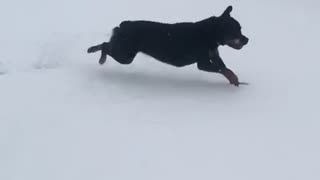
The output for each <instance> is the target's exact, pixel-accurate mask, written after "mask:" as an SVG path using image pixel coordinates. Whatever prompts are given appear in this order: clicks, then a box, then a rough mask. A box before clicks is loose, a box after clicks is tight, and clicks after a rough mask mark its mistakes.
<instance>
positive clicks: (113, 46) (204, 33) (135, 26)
mask: <svg viewBox="0 0 320 180" xmlns="http://www.w3.org/2000/svg"><path fill="white" fill-rule="evenodd" d="M231 11H232V6H229V7H228V8H227V9H226V10H225V12H224V13H223V14H222V15H221V16H220V17H210V18H208V19H205V20H202V21H199V22H195V23H177V24H163V23H157V22H150V21H124V22H122V23H121V24H120V26H119V27H116V28H114V29H113V35H112V37H111V39H110V42H105V43H102V44H100V45H97V46H94V47H91V48H89V49H88V53H93V52H97V51H100V50H101V51H102V53H101V58H100V60H99V63H100V64H104V63H105V61H106V59H107V55H109V56H111V57H113V59H114V60H116V61H117V62H119V63H121V64H130V63H131V62H132V61H133V59H134V58H135V56H136V55H137V53H138V52H143V53H145V54H148V55H150V56H152V57H154V58H155V59H157V60H159V61H161V62H164V63H167V64H170V65H173V66H176V67H183V66H186V65H190V64H194V63H197V65H198V69H200V70H203V71H207V72H216V73H221V74H223V75H224V76H225V77H226V78H227V79H228V80H229V81H230V83H231V84H233V85H236V86H239V84H241V83H239V81H238V77H237V76H236V75H235V74H234V73H233V72H232V71H231V70H230V69H228V68H227V67H226V65H225V64H224V63H223V61H222V59H221V58H220V56H219V52H218V46H220V45H228V46H230V47H232V48H234V49H241V48H242V47H243V46H244V45H246V44H247V43H248V41H249V39H248V38H247V37H245V36H244V35H242V33H241V26H240V24H239V23H238V22H237V21H236V20H235V19H234V18H232V17H231V15H230V13H231Z"/></svg>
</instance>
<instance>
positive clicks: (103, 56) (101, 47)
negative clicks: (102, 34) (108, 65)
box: [88, 42, 110, 65]
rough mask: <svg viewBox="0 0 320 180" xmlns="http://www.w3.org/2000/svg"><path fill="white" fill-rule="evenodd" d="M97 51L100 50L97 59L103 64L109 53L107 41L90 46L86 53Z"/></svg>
mask: <svg viewBox="0 0 320 180" xmlns="http://www.w3.org/2000/svg"><path fill="white" fill-rule="evenodd" d="M98 51H101V57H100V59H99V63H100V64H101V65H102V64H104V63H105V62H106V60H107V55H108V54H109V51H110V45H109V43H106V42H104V43H102V44H99V45H97V46H93V47H90V48H89V49H88V53H95V52H98Z"/></svg>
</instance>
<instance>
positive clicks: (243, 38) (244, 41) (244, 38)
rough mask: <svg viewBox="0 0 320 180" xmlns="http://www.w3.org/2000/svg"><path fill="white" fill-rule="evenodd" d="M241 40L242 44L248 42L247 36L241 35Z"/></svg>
mask: <svg viewBox="0 0 320 180" xmlns="http://www.w3.org/2000/svg"><path fill="white" fill-rule="evenodd" d="M242 42H243V44H244V45H246V44H248V43H249V38H247V37H245V36H242Z"/></svg>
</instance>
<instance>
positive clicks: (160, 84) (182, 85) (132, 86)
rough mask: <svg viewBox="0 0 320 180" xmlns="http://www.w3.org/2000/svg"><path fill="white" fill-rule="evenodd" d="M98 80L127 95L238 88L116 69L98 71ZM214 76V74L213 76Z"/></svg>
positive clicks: (165, 75) (189, 78)
mask: <svg viewBox="0 0 320 180" xmlns="http://www.w3.org/2000/svg"><path fill="white" fill-rule="evenodd" d="M97 75H98V76H99V77H98V79H99V80H100V81H102V83H104V84H106V85H107V86H108V85H110V86H116V87H118V88H120V89H121V91H125V92H128V93H131V92H137V93H148V94H154V95H159V94H160V95H161V94H166V95H168V94H172V95H181V94H199V95H201V94H206V95H208V93H209V94H214V93H218V94H221V93H225V94H233V93H234V92H236V91H238V88H236V87H234V86H232V85H230V84H228V82H227V81H223V80H219V81H215V80H212V79H211V80H210V79H206V78H201V77H199V76H192V75H188V76H183V75H178V76H176V75H170V74H165V73H164V74H159V73H152V72H140V71H139V72H132V71H121V70H117V69H103V70H100V71H98V74H97ZM213 76H214V74H213Z"/></svg>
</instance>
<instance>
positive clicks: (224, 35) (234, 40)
mask: <svg viewBox="0 0 320 180" xmlns="http://www.w3.org/2000/svg"><path fill="white" fill-rule="evenodd" d="M231 11H232V6H229V7H228V8H227V9H226V10H225V11H224V12H223V14H222V15H221V16H220V17H219V18H218V29H219V32H220V33H219V34H220V37H219V40H218V42H219V44H221V45H228V46H230V47H232V48H234V49H241V48H242V47H243V46H245V45H246V44H248V42H249V39H248V38H247V37H246V36H244V35H243V34H242V32H241V26H240V23H239V22H238V21H237V20H235V19H234V18H233V17H231V15H230V13H231Z"/></svg>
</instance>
